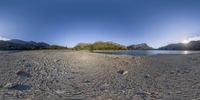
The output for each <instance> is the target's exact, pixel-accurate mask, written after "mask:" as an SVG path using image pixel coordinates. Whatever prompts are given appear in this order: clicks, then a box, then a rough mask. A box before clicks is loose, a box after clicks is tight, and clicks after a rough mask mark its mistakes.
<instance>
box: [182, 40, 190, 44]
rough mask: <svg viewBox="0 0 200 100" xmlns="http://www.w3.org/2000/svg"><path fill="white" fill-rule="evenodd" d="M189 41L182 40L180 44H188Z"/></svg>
mask: <svg viewBox="0 0 200 100" xmlns="http://www.w3.org/2000/svg"><path fill="white" fill-rule="evenodd" d="M189 42H190V41H189V40H184V41H183V42H182V43H184V44H188V43H189Z"/></svg>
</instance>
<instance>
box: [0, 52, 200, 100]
mask: <svg viewBox="0 0 200 100" xmlns="http://www.w3.org/2000/svg"><path fill="white" fill-rule="evenodd" d="M18 99H20V100H21V99H22V100H82V99H83V100H152V99H153V100H200V54H195V55H156V56H146V57H132V56H112V55H103V54H95V53H88V52H78V51H77V52H75V51H73V52H70V51H58V50H57V51H56V50H55V51H0V100H18Z"/></svg>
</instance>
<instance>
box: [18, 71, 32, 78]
mask: <svg viewBox="0 0 200 100" xmlns="http://www.w3.org/2000/svg"><path fill="white" fill-rule="evenodd" d="M17 75H18V76H20V77H23V78H29V77H32V75H31V74H30V73H28V72H25V71H19V72H17Z"/></svg>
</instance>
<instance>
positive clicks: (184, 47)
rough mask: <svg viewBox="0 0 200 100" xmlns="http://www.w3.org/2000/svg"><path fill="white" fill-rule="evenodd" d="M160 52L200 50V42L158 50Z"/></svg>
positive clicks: (171, 45) (180, 44)
mask: <svg viewBox="0 0 200 100" xmlns="http://www.w3.org/2000/svg"><path fill="white" fill-rule="evenodd" d="M158 49H159V50H200V41H191V42H189V43H187V44H184V43H176V44H169V45H167V46H163V47H160V48H158Z"/></svg>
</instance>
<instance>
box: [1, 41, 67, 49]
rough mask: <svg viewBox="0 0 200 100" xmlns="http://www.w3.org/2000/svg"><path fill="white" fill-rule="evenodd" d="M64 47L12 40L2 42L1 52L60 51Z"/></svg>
mask: <svg viewBox="0 0 200 100" xmlns="http://www.w3.org/2000/svg"><path fill="white" fill-rule="evenodd" d="M60 48H66V47H62V46H51V45H49V44H47V43H44V42H34V41H23V40H18V39H11V40H8V41H3V40H0V50H37V49H60Z"/></svg>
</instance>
